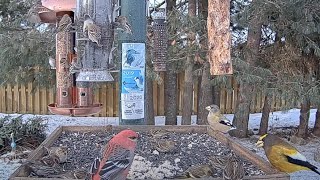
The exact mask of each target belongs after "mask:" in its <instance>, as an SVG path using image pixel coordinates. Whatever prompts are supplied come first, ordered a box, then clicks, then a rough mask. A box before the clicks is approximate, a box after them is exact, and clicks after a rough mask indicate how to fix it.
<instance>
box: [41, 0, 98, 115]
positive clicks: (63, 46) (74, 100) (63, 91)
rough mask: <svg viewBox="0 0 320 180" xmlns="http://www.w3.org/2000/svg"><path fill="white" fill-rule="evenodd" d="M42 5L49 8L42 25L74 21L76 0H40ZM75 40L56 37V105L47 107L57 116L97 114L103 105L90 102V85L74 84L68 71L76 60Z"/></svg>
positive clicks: (61, 34) (70, 34)
mask: <svg viewBox="0 0 320 180" xmlns="http://www.w3.org/2000/svg"><path fill="white" fill-rule="evenodd" d="M42 5H43V6H44V7H46V8H48V9H47V10H44V11H41V12H40V13H39V17H40V19H41V21H43V22H47V23H57V24H58V23H59V21H60V19H61V17H62V16H63V15H65V14H68V15H69V16H70V17H71V19H74V12H73V10H74V9H75V8H76V0H42ZM53 12H54V13H53ZM73 21H74V20H73ZM74 39H75V33H73V32H63V31H62V32H58V33H57V34H56V58H55V60H56V68H55V70H56V84H57V85H56V89H57V91H56V102H55V103H53V104H49V105H48V109H49V111H50V112H51V113H53V114H59V115H71V116H87V115H91V114H96V113H99V112H100V111H101V109H102V104H100V103H98V104H94V103H93V90H92V85H91V84H90V83H77V84H76V83H75V76H74V74H72V73H71V72H70V67H71V64H72V63H73V62H75V61H77V60H78V59H77V55H76V54H75V53H74V47H75V41H74Z"/></svg>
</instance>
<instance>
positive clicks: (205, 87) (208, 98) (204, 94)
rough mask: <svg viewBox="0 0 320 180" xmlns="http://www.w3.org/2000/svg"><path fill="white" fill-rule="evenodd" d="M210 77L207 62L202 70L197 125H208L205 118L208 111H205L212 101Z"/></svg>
mask: <svg viewBox="0 0 320 180" xmlns="http://www.w3.org/2000/svg"><path fill="white" fill-rule="evenodd" d="M210 80H211V76H210V64H209V62H208V61H206V62H205V63H204V68H203V72H202V78H201V88H200V94H199V99H200V101H199V105H198V118H197V124H198V125H205V124H208V121H207V116H208V111H207V110H206V109H205V108H206V107H207V106H209V105H211V104H212V103H213V99H212V86H211V84H210Z"/></svg>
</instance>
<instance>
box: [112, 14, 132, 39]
mask: <svg viewBox="0 0 320 180" xmlns="http://www.w3.org/2000/svg"><path fill="white" fill-rule="evenodd" d="M114 25H115V27H116V29H121V30H122V31H124V32H126V33H127V34H131V35H132V30H131V25H130V24H129V21H128V19H127V17H125V16H118V17H116V18H115V22H114Z"/></svg>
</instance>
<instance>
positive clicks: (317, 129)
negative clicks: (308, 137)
mask: <svg viewBox="0 0 320 180" xmlns="http://www.w3.org/2000/svg"><path fill="white" fill-rule="evenodd" d="M313 134H314V135H316V136H320V105H318V109H317V113H316V122H315V124H314V128H313Z"/></svg>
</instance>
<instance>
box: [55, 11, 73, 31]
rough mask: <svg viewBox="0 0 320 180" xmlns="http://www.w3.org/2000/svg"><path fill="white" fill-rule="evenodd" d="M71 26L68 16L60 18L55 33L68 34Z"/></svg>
mask: <svg viewBox="0 0 320 180" xmlns="http://www.w3.org/2000/svg"><path fill="white" fill-rule="evenodd" d="M71 28H73V26H72V19H71V17H70V16H69V15H68V14H65V15H63V16H62V18H61V20H60V21H59V23H58V27H57V32H70V31H71Z"/></svg>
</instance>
